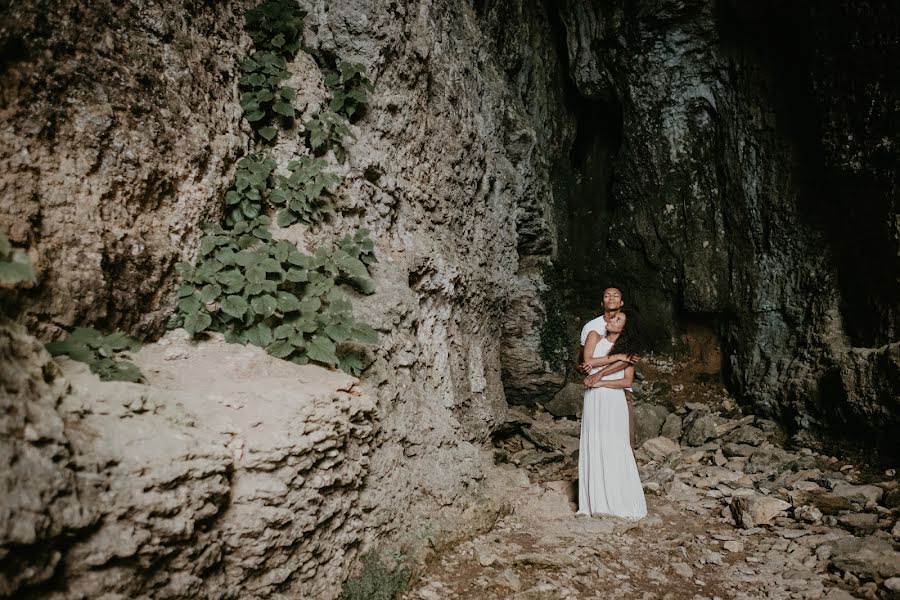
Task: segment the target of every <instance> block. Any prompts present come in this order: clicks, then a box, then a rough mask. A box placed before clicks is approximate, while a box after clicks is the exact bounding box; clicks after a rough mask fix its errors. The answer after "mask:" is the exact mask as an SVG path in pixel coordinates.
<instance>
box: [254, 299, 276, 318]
mask: <svg viewBox="0 0 900 600" xmlns="http://www.w3.org/2000/svg"><path fill="white" fill-rule="evenodd" d="M250 306H252V307H253V310H254V311H256V314H258V315H262V316H263V317H269V316H271V315H273V314H274V313H275V309H276V308H278V302H277V301H276V300H275V298H273V297H272V296H269V295H265V296H259V297H258V298H254V299H253V300H251V301H250Z"/></svg>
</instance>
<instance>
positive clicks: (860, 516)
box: [838, 513, 878, 535]
mask: <svg viewBox="0 0 900 600" xmlns="http://www.w3.org/2000/svg"><path fill="white" fill-rule="evenodd" d="M838 523H840V524H841V525H842V526H844V527H846V528H847V529H849V530H850V531H852V532H854V533H856V534H860V535H865V534H868V533H872V532H873V531H875V530H876V529H877V528H878V515H875V514H872V513H851V514H849V515H842V516H840V517H838Z"/></svg>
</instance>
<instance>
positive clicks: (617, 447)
mask: <svg viewBox="0 0 900 600" xmlns="http://www.w3.org/2000/svg"><path fill="white" fill-rule="evenodd" d="M623 306H624V302H623V299H622V292H621V291H620V290H619V289H617V288H607V289H606V290H605V291H604V292H603V314H602V315H601V316H599V317H597V318H596V319H594V320H592V321H590V322H589V323H587V324H586V325H585V326H584V328H583V329H582V330H581V344H582V346H583V350H582V358H581V360H582V363H581V364H580V365H579V369H580V370H582V371H583V372H585V373H586V374H587V378H586V379H585V380H584V385H585V392H584V410H583V413H582V417H581V442H580V448H579V453H578V512H577V513H576V516H590V515H593V514H606V515H614V516H618V517H624V518H627V519H640V518H642V517H644V516H646V515H647V505H646V502H645V501H644V490H643V488H642V486H641V478H640V475H639V474H638V470H637V464H636V463H635V460H634V453H633V450H632V444H633V441H634V436H633V434H632V427H631V408H630V405H631V402H630V398H626V393H628V394H629V396H630V392H631V384H632V382H633V381H634V362H635V361H636V360H637V353H638V352H639V351H640V350H641V349H640V348H639V347H638V344H637V342H638V339H639V337H638V336H637V335H634V334H632V333H626V329H627V323H628V316H627V315H626V313H625V312H624V311H623V310H622V307H623ZM629 332H630V330H629Z"/></svg>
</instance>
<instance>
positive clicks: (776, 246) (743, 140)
mask: <svg viewBox="0 0 900 600" xmlns="http://www.w3.org/2000/svg"><path fill="white" fill-rule="evenodd" d="M561 14H562V18H563V20H564V21H565V22H566V26H567V33H568V35H567V47H568V50H569V60H570V65H571V69H572V76H573V78H574V80H575V83H576V85H577V86H578V89H579V91H580V93H581V94H582V95H583V96H584V97H586V98H604V97H605V98H609V97H612V98H614V99H615V102H614V104H615V105H616V106H617V109H616V110H619V111H620V112H621V120H622V126H621V129H622V140H621V145H620V147H619V148H618V152H617V154H616V155H615V161H614V165H613V169H614V172H615V177H614V183H613V184H612V190H611V196H610V198H609V199H608V200H607V201H606V202H605V204H604V202H598V206H596V210H598V211H600V212H603V213H605V216H604V218H603V221H602V230H605V231H607V232H608V238H607V239H606V240H605V242H604V243H602V244H599V245H597V246H595V247H591V248H588V249H586V250H581V251H578V250H577V249H576V251H575V252H574V254H575V255H576V256H578V257H581V256H582V255H585V253H586V256H584V258H582V259H581V260H584V261H587V262H596V261H602V262H603V263H605V264H611V265H612V266H611V269H610V273H609V276H610V277H617V278H618V279H619V280H621V281H624V282H625V284H624V285H625V287H626V288H627V289H626V295H627V296H628V297H629V298H631V299H633V304H634V305H637V306H638V307H639V309H640V310H641V311H642V312H643V313H644V316H645V317H649V318H650V320H651V321H652V322H654V323H656V324H658V325H661V326H663V329H664V331H663V332H662V333H664V334H665V333H672V332H673V331H674V330H675V329H676V328H677V326H678V324H679V320H680V319H681V318H683V316H684V315H688V316H690V315H691V314H694V315H698V317H699V318H701V319H708V320H712V321H713V322H717V323H718V324H720V326H721V332H722V339H723V344H724V348H723V355H724V367H725V368H726V370H727V374H728V378H729V380H730V382H731V385H732V386H733V387H734V389H735V390H736V391H738V392H739V393H740V395H741V396H742V397H744V398H745V399H747V400H749V401H751V402H753V403H754V404H755V405H756V409H757V410H758V411H760V412H765V413H768V414H773V415H780V416H782V417H785V418H788V419H793V421H794V423H795V426H797V427H799V428H810V427H815V426H823V425H825V426H827V425H836V426H838V427H840V428H841V430H842V431H843V432H844V433H852V432H853V430H854V428H856V430H857V431H870V432H871V431H894V430H896V428H897V426H898V422H900V410H898V406H897V402H896V399H897V398H898V397H900V387H898V385H900V384H898V382H900V380H898V379H897V377H896V376H895V375H894V374H893V373H896V372H897V366H896V364H897V349H896V347H895V346H896V341H897V335H898V323H900V311H898V306H900V280H898V271H897V268H896V257H897V255H898V250H900V230H898V223H897V221H896V219H895V218H894V216H895V215H896V214H897V212H898V207H897V204H896V202H897V198H898V197H900V194H898V188H897V179H896V177H895V176H894V175H893V174H892V172H893V171H895V169H896V164H897V161H898V145H897V144H898V137H897V130H896V126H895V123H896V119H897V115H898V111H900V92H898V89H897V86H884V85H882V83H881V82H882V80H883V74H884V73H886V72H889V71H891V70H892V69H893V68H894V67H893V65H895V64H896V63H897V59H898V55H897V48H898V46H897V44H896V30H897V24H898V22H900V15H898V13H897V11H896V8H895V7H893V6H892V5H890V3H888V2H875V3H869V4H865V5H859V4H857V3H852V2H839V3H838V4H837V5H835V6H834V7H833V8H832V7H830V8H828V9H826V8H824V7H820V6H819V5H815V4H807V5H803V6H800V5H797V6H795V5H790V6H788V5H784V4H781V3H774V2H762V3H753V4H752V5H751V4H747V3H738V2H724V3H720V4H717V5H713V4H710V3H708V2H693V1H690V2H674V1H671V2H670V1H663V2H653V3H650V2H637V3H634V2H619V1H616V0H608V1H604V2H596V3H584V2H577V1H574V0H570V1H569V2H566V3H565V6H564V7H563V8H562V9H561ZM763 40H766V41H763ZM786 56H790V57H792V59H791V60H785V57H786ZM885 344H888V345H887V346H885ZM885 422H889V423H890V425H888V426H885ZM848 424H849V425H850V427H848V426H847V425H848ZM876 435H877V434H876ZM881 437H882V439H881V442H882V443H883V444H884V445H885V446H888V447H889V444H890V443H891V442H890V440H889V439H888V437H887V436H881ZM872 439H873V438H871V437H870V438H869V441H872ZM894 450H895V448H894Z"/></svg>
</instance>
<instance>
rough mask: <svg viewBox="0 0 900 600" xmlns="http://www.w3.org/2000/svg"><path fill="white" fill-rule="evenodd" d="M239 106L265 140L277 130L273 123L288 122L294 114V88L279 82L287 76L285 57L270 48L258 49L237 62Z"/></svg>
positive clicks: (295, 94) (270, 138)
mask: <svg viewBox="0 0 900 600" xmlns="http://www.w3.org/2000/svg"><path fill="white" fill-rule="evenodd" d="M240 68H241V78H240V80H239V81H238V85H239V87H240V89H241V108H242V109H243V110H244V118H245V119H247V121H248V122H249V123H250V125H251V126H252V127H253V128H254V129H255V130H256V132H257V133H258V134H259V135H260V136H261V137H262V138H263V139H265V140H266V141H271V140H272V139H273V138H274V137H275V135H276V134H277V133H278V130H277V129H276V128H275V127H274V126H273V123H275V122H277V121H278V120H286V121H288V122H290V121H291V120H293V119H294V117H295V116H296V115H297V109H296V108H294V105H293V101H294V99H295V98H296V97H297V90H295V89H294V88H292V87H288V86H282V85H281V82H282V81H283V80H285V79H287V77H288V71H287V63H286V62H285V60H284V58H283V57H281V56H279V55H277V54H274V53H272V52H266V51H262V50H261V51H257V52H254V53H253V54H252V55H251V56H249V57H248V58H246V59H244V60H243V61H242V62H241V65H240Z"/></svg>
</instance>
